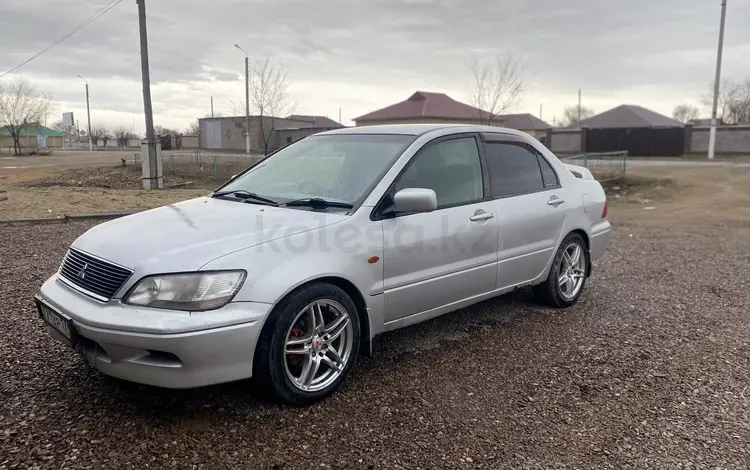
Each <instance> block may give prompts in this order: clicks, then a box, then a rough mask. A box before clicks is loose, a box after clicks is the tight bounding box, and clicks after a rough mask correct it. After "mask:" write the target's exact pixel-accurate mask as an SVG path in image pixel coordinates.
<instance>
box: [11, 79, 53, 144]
mask: <svg viewBox="0 0 750 470" xmlns="http://www.w3.org/2000/svg"><path fill="white" fill-rule="evenodd" d="M49 107H50V100H49V98H48V97H46V96H45V95H43V94H40V93H37V92H36V91H35V90H34V88H33V87H32V86H31V85H29V84H28V83H26V82H24V81H20V82H18V83H17V84H14V85H10V86H9V87H7V88H2V87H0V127H3V128H5V129H7V130H8V133H9V134H10V136H11V138H12V139H13V151H14V153H15V154H16V155H21V141H20V136H21V130H22V129H23V128H24V127H26V126H27V125H29V124H32V123H38V122H39V121H40V120H42V119H43V118H44V116H45V115H46V113H47V112H48V110H49Z"/></svg>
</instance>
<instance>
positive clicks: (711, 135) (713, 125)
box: [708, 0, 727, 160]
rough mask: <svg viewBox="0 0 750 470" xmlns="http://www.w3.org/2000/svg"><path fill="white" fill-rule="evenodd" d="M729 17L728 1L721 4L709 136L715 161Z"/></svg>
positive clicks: (710, 149)
mask: <svg viewBox="0 0 750 470" xmlns="http://www.w3.org/2000/svg"><path fill="white" fill-rule="evenodd" d="M726 17H727V0H722V2H721V23H720V24H719V50H718V51H717V53H716V78H714V102H713V106H712V107H711V131H710V132H709V134H708V159H709V160H713V158H714V151H715V150H716V108H717V107H718V105H719V82H720V81H721V55H722V51H723V50H724V24H725V23H726Z"/></svg>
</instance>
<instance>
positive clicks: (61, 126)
mask: <svg viewBox="0 0 750 470" xmlns="http://www.w3.org/2000/svg"><path fill="white" fill-rule="evenodd" d="M52 129H54V130H56V131H57V132H62V133H63V134H67V133H68V132H70V129H68V128H67V126H65V124H63V122H62V120H60V121H55V122H53V123H52Z"/></svg>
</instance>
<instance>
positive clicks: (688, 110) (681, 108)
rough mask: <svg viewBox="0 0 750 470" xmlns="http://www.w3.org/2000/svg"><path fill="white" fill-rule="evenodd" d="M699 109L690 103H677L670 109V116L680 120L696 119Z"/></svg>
mask: <svg viewBox="0 0 750 470" xmlns="http://www.w3.org/2000/svg"><path fill="white" fill-rule="evenodd" d="M700 113H701V110H700V109H698V108H697V107H695V106H693V105H691V104H678V105H677V106H675V107H674V111H672V117H673V118H675V119H676V120H678V121H680V122H690V121H692V120H693V119H697V118H698V116H699V115H700Z"/></svg>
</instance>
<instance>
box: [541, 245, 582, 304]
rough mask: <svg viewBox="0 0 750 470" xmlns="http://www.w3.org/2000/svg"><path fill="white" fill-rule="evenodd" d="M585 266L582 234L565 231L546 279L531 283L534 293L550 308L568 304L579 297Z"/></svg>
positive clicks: (574, 301)
mask: <svg viewBox="0 0 750 470" xmlns="http://www.w3.org/2000/svg"><path fill="white" fill-rule="evenodd" d="M588 265H589V251H588V249H587V248H586V242H585V241H584V240H583V237H581V236H580V235H579V234H577V233H571V234H569V235H568V236H567V237H565V239H564V240H563V241H562V243H561V244H560V247H559V248H558V249H557V253H555V258H554V259H553V260H552V266H551V267H550V271H549V275H548V276H547V280H546V281H544V282H543V283H542V284H539V285H537V286H534V289H533V290H534V295H536V296H537V298H539V300H540V301H542V302H543V303H544V304H546V305H549V306H550V307H555V308H567V307H570V306H571V305H573V304H575V303H576V302H577V301H578V299H579V298H580V297H581V293H582V292H583V288H584V286H585V285H586V274H587V272H586V269H587V267H588Z"/></svg>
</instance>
